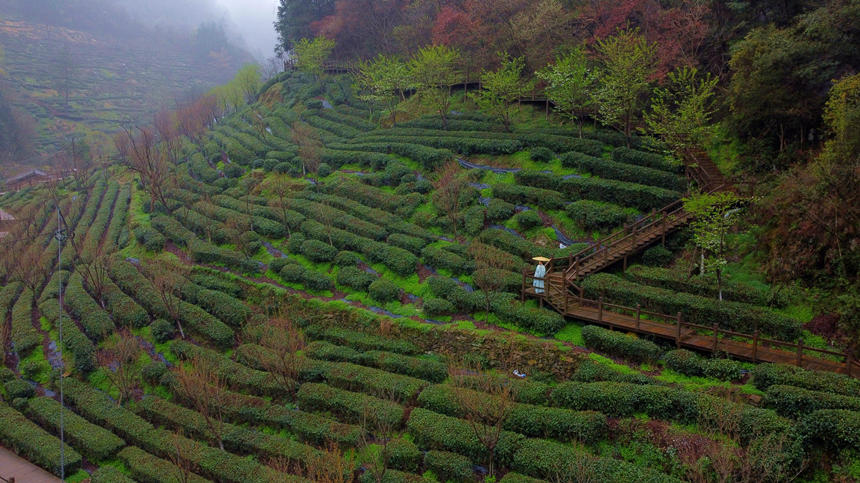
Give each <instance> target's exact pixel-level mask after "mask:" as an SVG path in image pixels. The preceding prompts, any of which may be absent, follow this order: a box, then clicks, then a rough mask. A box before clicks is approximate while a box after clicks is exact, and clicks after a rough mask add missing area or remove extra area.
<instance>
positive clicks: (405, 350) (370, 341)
mask: <svg viewBox="0 0 860 483" xmlns="http://www.w3.org/2000/svg"><path fill="white" fill-rule="evenodd" d="M305 335H306V336H307V337H308V338H310V339H314V340H318V339H322V340H327V341H329V342H333V343H335V344H339V345H343V346H348V347H352V348H355V349H357V350H360V351H371V350H380V351H387V352H397V353H400V354H406V355H415V354H419V353H420V352H421V350H420V349H419V348H418V346H416V345H415V344H413V343H411V342H409V341H405V340H399V339H390V338H387V337H381V336H378V335H371V334H365V333H363V332H356V331H354V330H349V329H342V328H338V327H331V328H323V327H319V326H313V325H312V326H309V327H306V328H305Z"/></svg>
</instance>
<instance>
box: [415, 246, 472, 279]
mask: <svg viewBox="0 0 860 483" xmlns="http://www.w3.org/2000/svg"><path fill="white" fill-rule="evenodd" d="M421 258H422V259H423V260H424V262H425V263H427V264H428V265H430V266H432V267H435V268H442V269H446V270H450V271H451V272H452V273H454V274H455V275H461V274H466V273H470V272H472V271H473V270H474V268H475V263H474V262H473V261H472V260H467V259H465V258H463V257H461V256H460V255H457V254H455V253H453V252H451V251H448V250H445V249H444V248H443V247H439V246H433V245H428V246H426V247H424V249H423V250H421Z"/></svg>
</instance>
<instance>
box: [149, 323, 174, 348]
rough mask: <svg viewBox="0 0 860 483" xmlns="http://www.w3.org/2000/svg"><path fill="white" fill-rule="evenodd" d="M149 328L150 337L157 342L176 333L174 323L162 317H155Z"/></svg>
mask: <svg viewBox="0 0 860 483" xmlns="http://www.w3.org/2000/svg"><path fill="white" fill-rule="evenodd" d="M150 329H151V331H152V337H153V338H154V339H155V341H156V342H158V343H164V342H167V341H169V340H170V339H172V338H173V337H174V335H175V334H176V327H175V326H174V324H171V323H170V322H168V321H166V320H164V319H157V320H156V321H155V322H153V323H152V325H151V326H150Z"/></svg>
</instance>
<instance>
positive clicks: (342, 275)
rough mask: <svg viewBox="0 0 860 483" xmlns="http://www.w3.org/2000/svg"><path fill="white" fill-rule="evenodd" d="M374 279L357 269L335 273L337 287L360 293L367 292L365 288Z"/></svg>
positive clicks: (344, 269) (352, 268)
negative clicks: (348, 288) (342, 286)
mask: <svg viewBox="0 0 860 483" xmlns="http://www.w3.org/2000/svg"><path fill="white" fill-rule="evenodd" d="M312 241H316V240H312ZM305 243H307V242H305ZM376 278H377V277H376V275H373V274H371V273H367V272H365V271H364V270H361V269H359V268H357V267H343V268H341V269H340V270H338V272H337V283H338V285H344V286H346V287H350V288H353V289H355V290H360V291H362V292H367V288H368V287H370V284H372V283H373V282H375V281H376Z"/></svg>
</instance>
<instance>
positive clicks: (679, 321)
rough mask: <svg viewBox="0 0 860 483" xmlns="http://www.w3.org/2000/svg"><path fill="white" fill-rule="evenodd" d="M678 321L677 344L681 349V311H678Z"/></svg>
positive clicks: (676, 327)
mask: <svg viewBox="0 0 860 483" xmlns="http://www.w3.org/2000/svg"><path fill="white" fill-rule="evenodd" d="M677 320H678V322H677V325H676V326H675V346H676V347H677V348H678V349H680V348H681V312H680V311H679V312H678V318H677Z"/></svg>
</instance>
